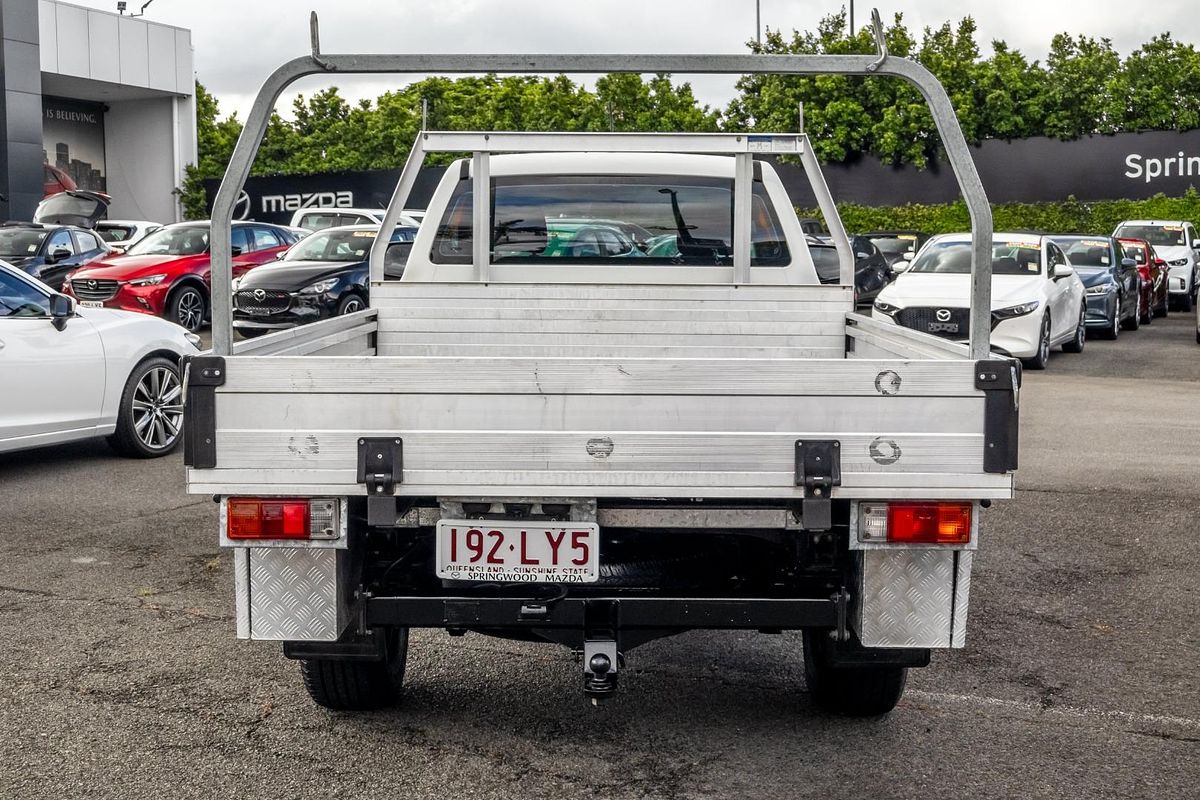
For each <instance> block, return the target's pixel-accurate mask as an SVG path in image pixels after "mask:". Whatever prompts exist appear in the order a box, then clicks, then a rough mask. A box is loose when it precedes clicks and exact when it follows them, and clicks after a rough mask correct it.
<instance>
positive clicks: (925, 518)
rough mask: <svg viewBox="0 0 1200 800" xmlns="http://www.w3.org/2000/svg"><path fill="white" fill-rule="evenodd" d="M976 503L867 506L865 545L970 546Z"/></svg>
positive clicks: (862, 516) (862, 523) (861, 533)
mask: <svg viewBox="0 0 1200 800" xmlns="http://www.w3.org/2000/svg"><path fill="white" fill-rule="evenodd" d="M972 508H973V504H972V503H863V504H862V505H861V506H860V507H859V525H858V538H859V541H861V542H877V543H883V542H887V543H889V544H968V543H969V542H970V541H971V510H972Z"/></svg>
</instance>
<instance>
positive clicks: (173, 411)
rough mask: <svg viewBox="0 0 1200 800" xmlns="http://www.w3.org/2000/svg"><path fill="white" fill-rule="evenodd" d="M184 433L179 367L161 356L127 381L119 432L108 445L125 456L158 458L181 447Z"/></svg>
mask: <svg viewBox="0 0 1200 800" xmlns="http://www.w3.org/2000/svg"><path fill="white" fill-rule="evenodd" d="M182 430H183V386H182V384H181V383H180V380H179V365H178V364H176V363H174V362H172V361H168V360H167V359H165V358H161V357H157V356H156V357H154V358H148V359H146V360H145V361H143V362H142V363H140V364H138V365H137V366H136V367H135V368H134V370H133V372H132V373H131V374H130V375H129V379H128V380H127V381H125V390H124V391H123V392H121V405H120V408H119V409H118V412H117V430H116V432H115V433H113V435H112V436H109V437H108V443H109V444H110V445H111V446H112V448H113V449H114V450H116V451H117V452H118V453H120V454H121V455H123V456H129V457H130V458H157V457H159V456H165V455H166V454H168V453H170V452H171V451H172V450H174V449H175V448H176V447H177V446H178V445H179V439H180V436H179V434H180V432H181V431H182Z"/></svg>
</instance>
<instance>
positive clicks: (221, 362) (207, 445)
mask: <svg viewBox="0 0 1200 800" xmlns="http://www.w3.org/2000/svg"><path fill="white" fill-rule="evenodd" d="M179 367H180V370H179V371H180V372H181V373H182V374H183V463H184V465H185V466H188V467H195V468H196V469H212V468H214V467H215V466H217V387H218V386H224V385H225V358H224V357H223V356H206V355H200V356H184V357H183V358H182V359H180V362H179Z"/></svg>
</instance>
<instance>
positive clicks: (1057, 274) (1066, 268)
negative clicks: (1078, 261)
mask: <svg viewBox="0 0 1200 800" xmlns="http://www.w3.org/2000/svg"><path fill="white" fill-rule="evenodd" d="M1074 274H1075V270H1074V269H1073V268H1072V267H1071V265H1069V264H1055V265H1054V280H1058V279H1059V278H1069V277H1071V276H1072V275H1074Z"/></svg>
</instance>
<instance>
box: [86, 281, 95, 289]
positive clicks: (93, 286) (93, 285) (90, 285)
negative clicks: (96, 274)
mask: <svg viewBox="0 0 1200 800" xmlns="http://www.w3.org/2000/svg"><path fill="white" fill-rule="evenodd" d="M88 288H89V289H95V288H96V282H95V281H88Z"/></svg>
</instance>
